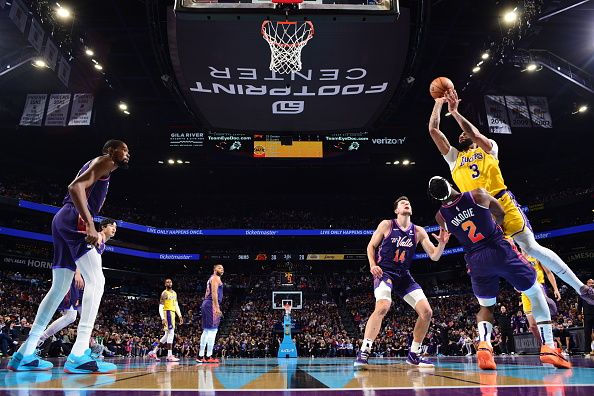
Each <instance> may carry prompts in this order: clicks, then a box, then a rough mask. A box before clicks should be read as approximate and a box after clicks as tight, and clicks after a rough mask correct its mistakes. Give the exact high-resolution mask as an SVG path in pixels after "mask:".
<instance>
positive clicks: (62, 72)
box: [58, 56, 70, 87]
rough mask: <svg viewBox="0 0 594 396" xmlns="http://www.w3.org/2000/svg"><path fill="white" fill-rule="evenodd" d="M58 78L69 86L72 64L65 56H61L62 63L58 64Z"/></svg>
mask: <svg viewBox="0 0 594 396" xmlns="http://www.w3.org/2000/svg"><path fill="white" fill-rule="evenodd" d="M58 78H59V79H60V81H62V83H63V84H64V85H65V86H66V87H68V81H69V80H70V65H69V64H68V61H67V60H66V58H64V57H63V56H62V57H60V63H59V64H58Z"/></svg>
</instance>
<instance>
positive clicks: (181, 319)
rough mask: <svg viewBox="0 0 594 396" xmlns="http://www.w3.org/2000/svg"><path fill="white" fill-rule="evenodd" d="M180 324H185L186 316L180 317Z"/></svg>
mask: <svg viewBox="0 0 594 396" xmlns="http://www.w3.org/2000/svg"><path fill="white" fill-rule="evenodd" d="M179 324H180V325H183V324H184V318H182V317H181V316H180V317H179Z"/></svg>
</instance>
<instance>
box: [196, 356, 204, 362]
mask: <svg viewBox="0 0 594 396" xmlns="http://www.w3.org/2000/svg"><path fill="white" fill-rule="evenodd" d="M196 363H206V358H205V357H204V356H198V357H197V358H196Z"/></svg>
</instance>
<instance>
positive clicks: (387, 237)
mask: <svg viewBox="0 0 594 396" xmlns="http://www.w3.org/2000/svg"><path fill="white" fill-rule="evenodd" d="M394 213H396V219H392V220H383V221H382V222H381V223H380V224H379V226H378V227H377V229H376V230H375V232H374V233H373V236H372V237H371V240H370V241H369V244H368V245H367V257H368V259H369V265H370V267H371V268H370V272H371V273H372V275H373V278H374V279H373V287H374V295H375V310H374V311H373V313H372V314H371V316H370V317H369V319H368V320H367V325H366V326H365V339H364V340H363V345H362V346H361V350H360V351H359V353H358V355H357V359H356V360H355V363H354V366H355V368H365V367H366V366H367V364H368V359H369V355H370V353H371V347H372V345H373V340H374V339H375V338H376V337H377V335H378V334H379V331H380V328H381V325H382V320H383V319H384V316H386V314H387V313H388V310H389V309H390V305H391V304H392V291H394V292H396V294H397V295H398V296H399V297H400V298H402V299H403V300H404V301H406V302H407V303H408V304H409V305H410V306H411V307H412V308H413V309H414V310H415V311H417V314H418V315H419V316H418V318H417V323H416V324H415V328H414V331H413V341H412V344H411V346H410V350H409V353H408V357H407V359H406V362H407V363H408V364H412V365H415V366H419V367H433V364H432V363H431V362H429V361H428V360H426V359H424V358H422V357H421V356H420V355H421V344H422V343H423V339H424V338H425V335H426V334H427V330H428V329H429V324H430V322H431V316H432V315H433V312H432V311H431V307H430V306H429V302H428V301H427V297H425V294H424V293H423V290H422V289H421V286H419V284H418V283H417V282H415V280H414V279H413V277H412V276H411V274H410V271H409V269H410V265H411V264H412V260H413V257H414V255H415V250H416V247H417V244H418V243H420V244H421V246H422V247H423V250H425V252H426V253H427V254H428V255H429V257H430V258H431V260H433V261H437V260H439V258H440V257H441V254H442V253H443V249H444V247H445V245H446V244H447V243H448V239H449V237H450V236H449V233H448V232H446V231H445V230H440V232H439V235H435V234H433V237H435V239H437V241H438V244H437V246H434V245H433V244H432V243H431V241H430V240H429V236H428V235H427V231H425V229H424V228H423V227H419V226H417V225H414V224H413V223H412V222H411V221H410V217H411V215H412V206H411V204H410V202H409V200H408V198H406V197H400V198H398V199H396V201H395V202H394Z"/></svg>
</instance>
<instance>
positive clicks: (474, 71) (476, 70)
mask: <svg viewBox="0 0 594 396" xmlns="http://www.w3.org/2000/svg"><path fill="white" fill-rule="evenodd" d="M480 70H481V67H480V66H475V67H473V68H472V72H473V73H478V72H479V71H480Z"/></svg>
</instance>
